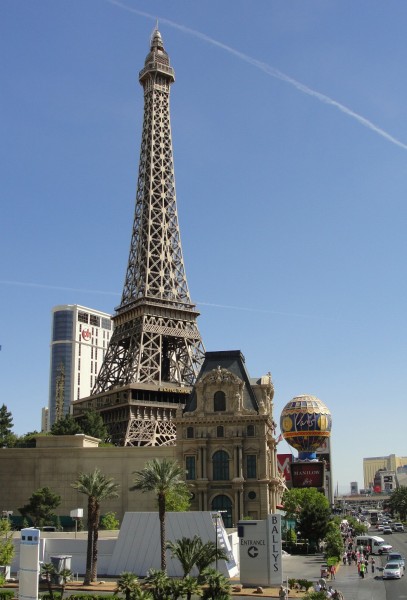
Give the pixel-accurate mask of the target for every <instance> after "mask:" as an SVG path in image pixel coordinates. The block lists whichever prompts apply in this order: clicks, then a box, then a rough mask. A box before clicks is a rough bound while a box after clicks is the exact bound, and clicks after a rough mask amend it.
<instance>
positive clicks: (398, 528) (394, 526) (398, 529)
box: [392, 523, 404, 531]
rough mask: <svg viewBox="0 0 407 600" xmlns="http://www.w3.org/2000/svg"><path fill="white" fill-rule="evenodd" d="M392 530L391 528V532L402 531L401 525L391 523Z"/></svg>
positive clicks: (402, 526)
mask: <svg viewBox="0 0 407 600" xmlns="http://www.w3.org/2000/svg"><path fill="white" fill-rule="evenodd" d="M392 528H393V531H404V525H403V523H393V524H392Z"/></svg>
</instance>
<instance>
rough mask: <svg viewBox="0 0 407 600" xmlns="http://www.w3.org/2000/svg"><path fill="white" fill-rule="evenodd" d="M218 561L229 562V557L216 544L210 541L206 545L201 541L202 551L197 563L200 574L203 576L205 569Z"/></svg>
mask: <svg viewBox="0 0 407 600" xmlns="http://www.w3.org/2000/svg"><path fill="white" fill-rule="evenodd" d="M216 559H218V560H228V559H229V557H228V555H227V554H226V552H225V551H224V550H222V548H219V546H218V547H217V546H216V544H215V542H212V541H210V540H209V541H208V542H205V544H203V543H202V541H201V550H200V552H199V555H198V558H197V560H196V562H195V564H196V566H197V569H198V571H199V574H201V573H202V572H203V571H205V569H207V568H208V567H210V565H211V564H212V563H214V562H215V561H216Z"/></svg>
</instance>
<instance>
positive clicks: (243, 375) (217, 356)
mask: <svg viewBox="0 0 407 600" xmlns="http://www.w3.org/2000/svg"><path fill="white" fill-rule="evenodd" d="M218 367H220V368H221V369H227V370H228V371H230V372H231V373H233V375H236V376H237V377H239V379H241V380H242V381H243V382H244V384H245V386H244V391H243V407H244V408H246V409H248V410H255V411H256V412H258V411H259V406H258V403H257V400H256V396H255V394H254V391H253V388H252V385H251V380H250V377H249V374H248V372H247V369H246V364H245V358H244V356H243V354H242V353H241V351H240V350H220V351H217V352H205V359H204V362H203V365H202V367H201V370H200V372H199V375H198V378H197V382H198V381H199V380H200V379H202V377H204V376H205V375H207V374H208V373H209V372H210V371H213V370H214V369H217V368H218ZM252 381H253V380H252ZM195 409H196V390H195V387H194V388H193V390H192V392H191V395H190V397H189V400H188V402H187V405H186V407H185V412H190V411H193V410H195Z"/></svg>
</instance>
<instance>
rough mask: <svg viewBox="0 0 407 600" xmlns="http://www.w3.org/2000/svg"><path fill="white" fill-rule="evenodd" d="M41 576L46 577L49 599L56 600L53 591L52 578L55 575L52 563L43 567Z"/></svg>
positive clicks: (44, 564)
mask: <svg viewBox="0 0 407 600" xmlns="http://www.w3.org/2000/svg"><path fill="white" fill-rule="evenodd" d="M41 574H42V575H44V576H45V581H46V582H47V587H48V594H49V597H50V598H51V600H54V592H53V590H52V577H53V575H54V574H55V567H54V565H53V564H52V563H43V564H42V565H41Z"/></svg>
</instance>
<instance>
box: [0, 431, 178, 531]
mask: <svg viewBox="0 0 407 600" xmlns="http://www.w3.org/2000/svg"><path fill="white" fill-rule="evenodd" d="M71 437H72V438H74V439H73V440H72V443H71V444H70V443H69V440H67V438H71ZM80 437H81V438H82V442H80ZM91 439H93V438H91ZM78 440H79V441H78ZM87 443H89V439H88V440H86V436H79V437H77V436H52V437H48V438H47V441H46V442H45V443H44V447H37V448H3V449H2V450H1V451H0V481H1V482H2V485H1V487H0V510H9V511H10V510H11V511H13V513H14V514H15V515H19V511H18V509H19V508H20V507H22V506H24V504H26V503H27V502H28V499H29V498H30V496H31V494H32V493H33V492H34V491H36V490H37V489H38V488H41V487H45V486H47V487H49V488H51V489H52V491H54V492H56V493H57V494H59V495H60V496H61V505H60V506H59V507H58V508H57V509H56V511H55V512H56V514H57V515H68V516H69V513H70V511H71V510H73V509H74V508H83V509H84V520H85V522H86V516H87V514H86V513H87V496H85V495H83V494H80V493H79V492H77V491H76V490H74V489H73V488H72V485H71V484H72V483H73V482H74V481H75V480H76V479H77V478H78V475H79V473H88V472H92V471H93V470H94V469H95V467H98V468H99V469H100V470H101V471H102V472H103V473H104V474H105V475H107V476H109V477H113V478H114V479H115V481H116V482H117V483H119V486H120V488H119V497H118V498H115V499H112V500H107V501H104V502H103V503H102V506H101V512H102V514H103V513H106V512H108V511H113V512H115V513H116V514H117V517H118V518H119V519H120V520H121V519H122V518H123V516H124V513H125V512H127V511H144V510H146V511H147V510H154V509H155V507H156V500H155V498H154V497H153V496H152V495H150V494H142V493H141V492H138V491H134V492H130V491H129V488H130V486H131V485H132V484H133V479H134V472H135V471H140V470H141V469H143V468H144V466H145V463H146V462H147V461H148V460H151V459H152V458H158V459H162V458H164V457H167V458H174V450H175V447H174V446H168V447H167V446H166V447H163V446H161V447H143V448H131V447H126V448H117V447H114V446H111V447H102V448H99V447H96V446H93V447H92V446H90V447H89V446H88V445H86V444H87ZM40 444H41V442H40Z"/></svg>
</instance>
